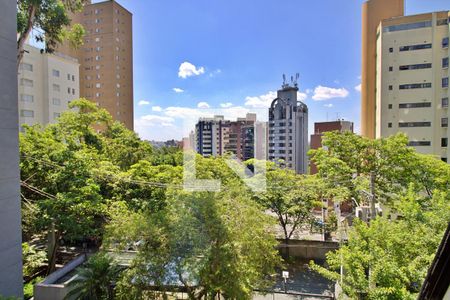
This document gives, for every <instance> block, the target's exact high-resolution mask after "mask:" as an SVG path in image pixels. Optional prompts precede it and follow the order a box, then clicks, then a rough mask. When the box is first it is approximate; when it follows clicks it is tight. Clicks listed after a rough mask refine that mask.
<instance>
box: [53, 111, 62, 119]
mask: <svg viewBox="0 0 450 300" xmlns="http://www.w3.org/2000/svg"><path fill="white" fill-rule="evenodd" d="M60 116H61V114H60V113H56V112H55V113H53V119H57V118H59V117H60Z"/></svg>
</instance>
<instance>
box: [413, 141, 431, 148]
mask: <svg viewBox="0 0 450 300" xmlns="http://www.w3.org/2000/svg"><path fill="white" fill-rule="evenodd" d="M408 146H413V147H415V146H431V142H430V141H410V142H409V143H408Z"/></svg>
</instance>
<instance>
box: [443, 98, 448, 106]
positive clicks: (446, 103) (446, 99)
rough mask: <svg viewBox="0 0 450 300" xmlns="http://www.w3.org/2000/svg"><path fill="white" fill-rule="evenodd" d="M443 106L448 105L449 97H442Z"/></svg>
mask: <svg viewBox="0 0 450 300" xmlns="http://www.w3.org/2000/svg"><path fill="white" fill-rule="evenodd" d="M441 105H442V108H445V107H448V97H445V98H442V99H441Z"/></svg>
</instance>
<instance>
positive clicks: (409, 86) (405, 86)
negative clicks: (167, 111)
mask: <svg viewBox="0 0 450 300" xmlns="http://www.w3.org/2000/svg"><path fill="white" fill-rule="evenodd" d="M399 88H400V89H401V90H409V89H423V88H431V83H410V84H401V85H400V86H399Z"/></svg>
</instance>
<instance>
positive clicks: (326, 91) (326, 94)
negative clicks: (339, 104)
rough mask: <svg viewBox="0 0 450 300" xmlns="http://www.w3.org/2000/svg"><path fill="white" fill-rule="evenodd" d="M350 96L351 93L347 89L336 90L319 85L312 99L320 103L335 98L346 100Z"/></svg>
mask: <svg viewBox="0 0 450 300" xmlns="http://www.w3.org/2000/svg"><path fill="white" fill-rule="evenodd" d="M348 94H349V93H348V91H347V90H346V89H345V88H338V89H336V88H330V87H326V86H321V85H319V86H317V87H316V88H315V89H314V95H313V96H312V98H313V99H314V100H316V101H320V100H328V99H333V98H346V97H347V96H348Z"/></svg>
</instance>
